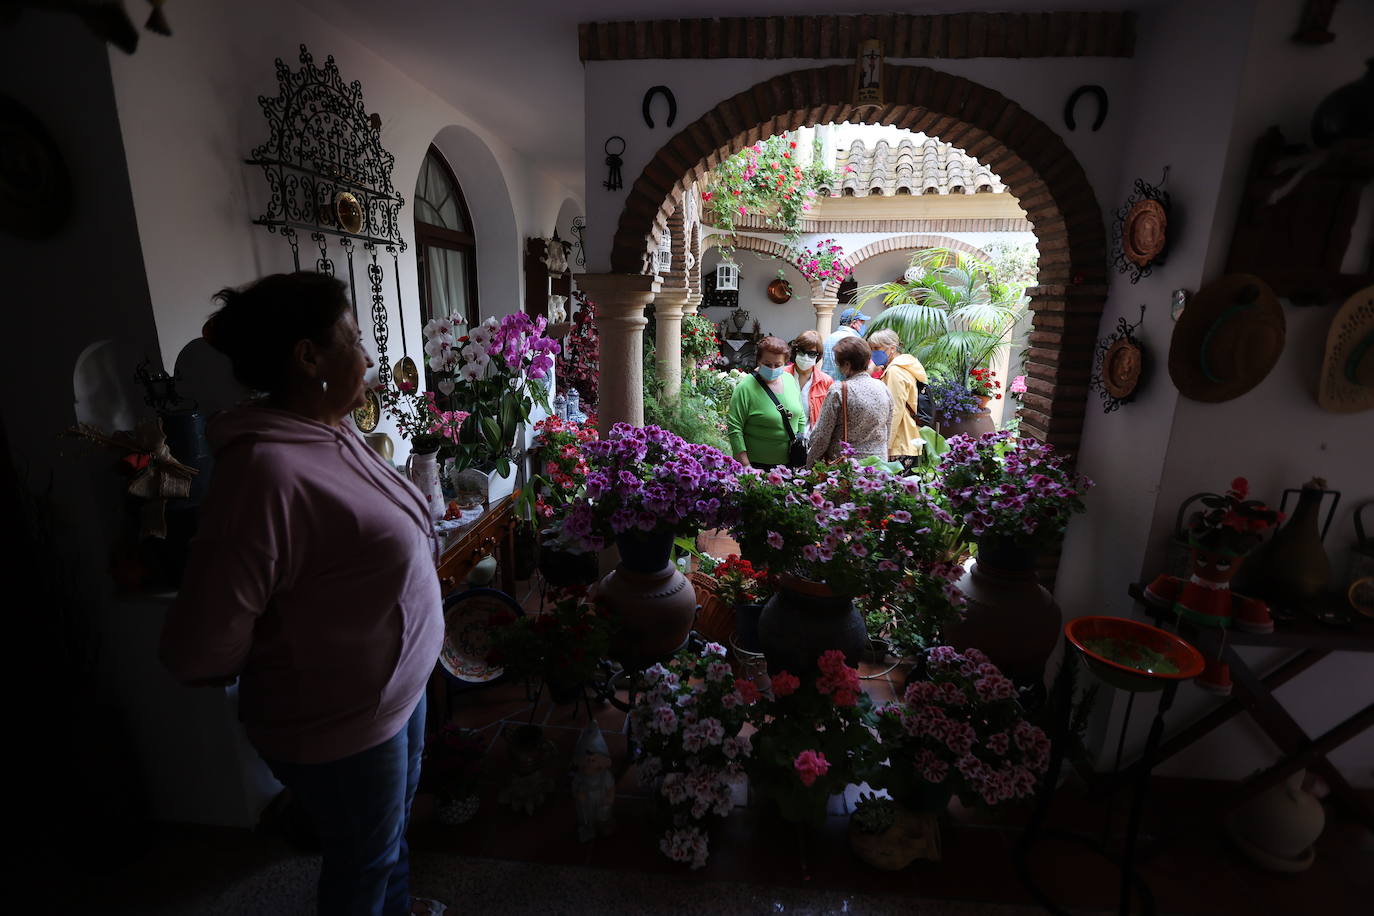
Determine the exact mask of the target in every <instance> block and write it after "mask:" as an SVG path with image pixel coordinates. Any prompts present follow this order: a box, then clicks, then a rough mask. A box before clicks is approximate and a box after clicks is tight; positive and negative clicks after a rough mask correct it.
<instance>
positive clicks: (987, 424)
mask: <svg viewBox="0 0 1374 916" xmlns="http://www.w3.org/2000/svg"><path fill="white" fill-rule="evenodd" d="M980 400H981V401H983V402H984V404H983V406H981V407H979V408H978V410H977V412H975V413H973V414H971V415H969V416H967V417H964V418H963V419H960V420H955V421H954V422H952V423H949V422H945V421H943V420H941V421H940V422H939V429H940V435H942V436H944V437H945V438H946V439H948V438H949V437H950V436H959V435H965V436H969V437H971V438H973V439H977V438H978V437H979V436H981V435H983V433H992V432H996V431H997V424H996V423H993V422H992V412H991V411H990V410H988V408H987V404H986V402H987V398H980Z"/></svg>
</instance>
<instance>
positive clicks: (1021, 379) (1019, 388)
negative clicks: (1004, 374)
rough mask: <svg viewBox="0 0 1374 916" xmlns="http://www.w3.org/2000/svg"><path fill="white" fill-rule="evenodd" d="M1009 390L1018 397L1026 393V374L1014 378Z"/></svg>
mask: <svg viewBox="0 0 1374 916" xmlns="http://www.w3.org/2000/svg"><path fill="white" fill-rule="evenodd" d="M1007 390H1008V391H1010V392H1011V393H1012V394H1014V395H1017V396H1018V397H1019V396H1020V395H1023V394H1025V393H1026V377H1025V376H1024V375H1018V376H1017V377H1016V378H1014V379H1012V380H1011V386H1010V387H1009V388H1008V389H1007Z"/></svg>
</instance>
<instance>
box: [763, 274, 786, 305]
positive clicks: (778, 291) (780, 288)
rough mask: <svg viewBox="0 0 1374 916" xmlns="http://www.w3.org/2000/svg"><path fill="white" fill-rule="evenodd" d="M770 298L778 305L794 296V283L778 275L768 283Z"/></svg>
mask: <svg viewBox="0 0 1374 916" xmlns="http://www.w3.org/2000/svg"><path fill="white" fill-rule="evenodd" d="M768 298H769V299H770V300H772V301H773V302H775V303H776V304H778V305H782V304H783V303H784V302H786V301H787V300H789V299H791V298H792V284H791V283H788V282H787V281H786V280H784V279H783V278H782V277H778V278H777V279H776V280H774V281H773V282H772V283H769V284H768Z"/></svg>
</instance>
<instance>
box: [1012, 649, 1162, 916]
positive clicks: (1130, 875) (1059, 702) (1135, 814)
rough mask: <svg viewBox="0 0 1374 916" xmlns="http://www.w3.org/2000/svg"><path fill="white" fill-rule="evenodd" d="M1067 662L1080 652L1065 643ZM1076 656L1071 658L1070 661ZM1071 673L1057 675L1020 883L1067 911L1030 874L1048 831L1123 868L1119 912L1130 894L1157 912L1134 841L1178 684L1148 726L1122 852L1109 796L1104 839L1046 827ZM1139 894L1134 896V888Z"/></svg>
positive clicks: (1021, 848)
mask: <svg viewBox="0 0 1374 916" xmlns="http://www.w3.org/2000/svg"><path fill="white" fill-rule="evenodd" d="M1064 652H1065V655H1064V663H1065V664H1076V663H1077V662H1076V659H1077V654H1076V650H1075V649H1074V648H1073V646H1071V645H1068V644H1067V641H1066V644H1065V646H1064ZM1071 660H1072V661H1071ZM1073 682H1074V679H1073V678H1072V677H1061V678H1059V681H1058V683H1057V684H1056V687H1057V695H1056V696H1055V713H1056V720H1055V726H1054V730H1055V736H1054V741H1053V745H1052V749H1051V751H1050V766H1049V771H1048V772H1047V773H1046V774H1045V779H1044V782H1043V783H1042V786H1041V790H1040V797H1039V799H1038V800H1037V802H1036V806H1035V812H1034V814H1032V816H1031V822H1030V825H1029V826H1028V827H1027V828H1026V831H1025V833H1024V834H1022V836H1021V842H1020V843H1018V844H1017V847H1016V854H1015V858H1016V869H1017V872H1018V874H1019V875H1020V877H1021V883H1022V884H1024V885H1025V886H1026V889H1027V890H1028V891H1030V894H1031V896H1032V897H1034V898H1035V901H1036V903H1038V904H1040V905H1041V906H1043V907H1044V908H1045V909H1046V910H1048V911H1049V912H1051V913H1054V914H1056V916H1068V914H1069V910H1067V909H1066V908H1064V907H1063V906H1061V905H1060V904H1058V903H1056V902H1055V901H1054V900H1053V899H1051V898H1050V896H1049V895H1048V894H1047V893H1045V891H1044V890H1043V889H1041V888H1040V886H1039V885H1038V884H1037V883H1036V882H1035V879H1034V877H1033V876H1032V874H1031V870H1030V864H1029V855H1030V851H1031V849H1032V848H1033V847H1034V846H1035V844H1036V841H1037V840H1039V839H1040V837H1041V836H1044V835H1048V836H1053V837H1056V838H1058V839H1064V840H1069V841H1071V842H1075V843H1079V844H1081V845H1083V846H1086V847H1088V848H1089V849H1091V850H1092V851H1093V852H1096V853H1098V854H1099V855H1101V856H1102V857H1103V858H1105V859H1107V860H1108V861H1109V862H1113V863H1114V864H1116V865H1117V866H1118V867H1119V868H1120V869H1121V889H1120V894H1119V897H1118V902H1117V912H1118V913H1119V914H1121V916H1127V914H1129V913H1131V912H1133V911H1132V909H1131V898H1132V896H1136V897H1138V898H1139V900H1140V907H1141V908H1140V909H1139V910H1138V911H1134V912H1138V913H1141V914H1144V916H1153V914H1154V913H1155V912H1156V908H1155V900H1154V894H1153V893H1152V892H1151V891H1150V887H1149V885H1148V884H1146V883H1145V880H1144V879H1143V878H1142V877H1141V876H1140V875H1139V874H1137V873H1136V871H1135V859H1136V843H1137V840H1138V839H1139V835H1140V822H1141V817H1142V814H1143V813H1144V810H1145V794H1146V792H1147V791H1148V788H1149V782H1150V772H1151V770H1153V768H1154V765H1155V763H1156V762H1157V757H1158V752H1159V745H1160V739H1161V738H1162V737H1163V735H1164V714H1165V713H1167V712H1168V711H1169V708H1170V707H1171V706H1173V704H1174V696H1175V695H1176V694H1177V693H1178V682H1177V681H1169V682H1168V684H1167V685H1166V686H1165V687H1164V689H1163V690H1162V691H1161V693H1160V698H1159V707H1158V708H1157V709H1156V710H1155V717H1154V722H1153V723H1152V724H1151V725H1150V734H1149V737H1148V738H1147V739H1146V741H1145V749H1144V751H1143V752H1142V754H1141V757H1140V760H1139V761H1138V762H1137V763H1136V764H1135V766H1133V767H1132V772H1133V773H1134V775H1135V791H1134V792H1133V793H1132V795H1131V808H1130V815H1129V819H1128V820H1127V825H1126V836H1125V837H1124V838H1123V840H1122V849H1121V853H1120V856H1117V855H1115V854H1114V853H1113V851H1112V850H1111V848H1110V834H1111V816H1112V805H1111V802H1110V797H1109V801H1108V805H1107V820H1106V824H1105V826H1104V829H1103V834H1102V836H1101V837H1093V836H1088V835H1086V834H1082V833H1075V832H1072V831H1067V830H1060V829H1056V828H1051V827H1047V826H1046V825H1045V822H1046V821H1047V820H1048V818H1049V813H1050V804H1051V802H1052V801H1053V799H1054V793H1055V791H1056V788H1057V786H1058V783H1059V774H1060V771H1061V770H1062V769H1063V765H1064V749H1065V745H1066V744H1067V743H1068V737H1069V720H1070V716H1071V706H1072V700H1073ZM1134 705H1135V693H1132V694H1131V697H1130V700H1129V701H1128V703H1127V706H1126V716H1125V719H1124V720H1123V721H1122V723H1121V733H1120V735H1119V737H1118V739H1117V750H1116V764H1115V770H1114V772H1116V771H1119V770H1120V768H1121V752H1122V749H1123V747H1124V745H1125V740H1126V730H1127V729H1128V728H1129V727H1130V722H1131V711H1132V708H1133V707H1134ZM1133 887H1134V889H1135V894H1134V895H1133V894H1132V888H1133Z"/></svg>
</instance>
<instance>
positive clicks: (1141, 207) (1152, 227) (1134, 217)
mask: <svg viewBox="0 0 1374 916" xmlns="http://www.w3.org/2000/svg"><path fill="white" fill-rule="evenodd" d="M1168 227H1169V217H1168V215H1167V214H1166V213H1165V212H1164V206H1163V205H1162V204H1161V203H1160V202H1159V201H1157V200H1141V201H1137V202H1136V203H1135V204H1134V205H1133V206H1132V207H1131V210H1130V212H1129V213H1127V214H1126V220H1125V222H1124V223H1122V226H1121V250H1122V253H1123V254H1125V255H1126V259H1127V260H1128V261H1130V262H1131V263H1132V264H1135V265H1136V266H1137V267H1146V266H1148V265H1150V264H1152V263H1154V261H1155V259H1156V258H1158V257H1159V255H1160V253H1161V252H1163V251H1164V245H1165V242H1166V240H1167V238H1168Z"/></svg>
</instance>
